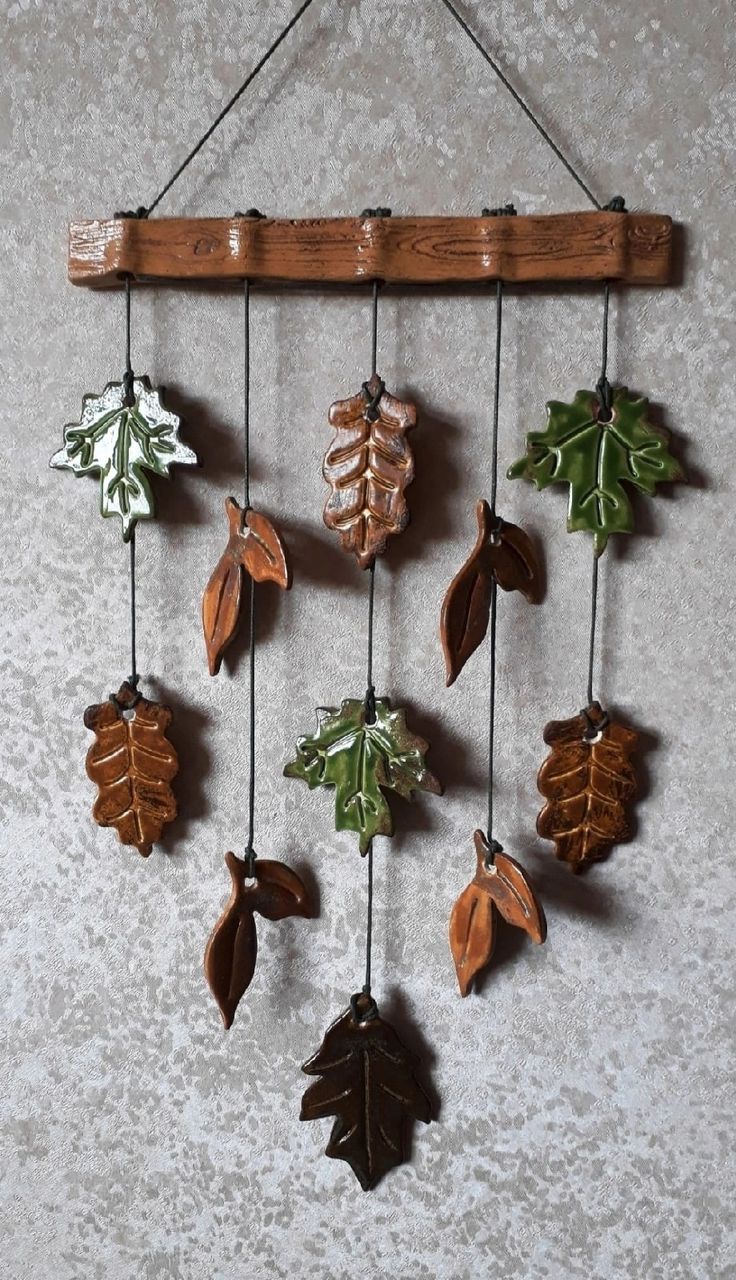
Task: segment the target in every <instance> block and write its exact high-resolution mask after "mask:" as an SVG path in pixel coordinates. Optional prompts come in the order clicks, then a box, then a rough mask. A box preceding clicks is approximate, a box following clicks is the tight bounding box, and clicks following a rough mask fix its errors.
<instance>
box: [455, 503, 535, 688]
mask: <svg viewBox="0 0 736 1280" xmlns="http://www.w3.org/2000/svg"><path fill="white" fill-rule="evenodd" d="M475 516H476V520H477V522H478V537H477V539H476V543H475V546H474V547H473V550H472V551H471V553H470V555H469V557H468V559H467V560H466V561H465V564H464V565H463V566H462V568H461V569H460V570H459V571H458V572H457V573H456V574H455V577H454V578H453V580H452V582H451V583H450V585H449V587H448V588H447V593H446V595H445V598H444V600H443V602H442V615H441V618H440V639H441V641H442V649H443V652H444V655H445V668H446V674H447V684H448V685H451V684H453V683H454V681H455V680H457V677H458V676H459V674H460V672H461V671H462V669H463V667H464V666H465V663H466V662H467V661H468V658H469V657H470V656H471V654H473V653H475V650H476V649H477V648H478V645H479V644H480V643H481V641H482V640H483V638H484V636H485V634H486V631H487V630H488V618H489V613H490V607H491V593H492V589H493V583H494V580H495V582H497V583H498V585H499V587H501V588H502V589H503V590H504V591H520V592H521V593H522V595H524V596H526V599H527V600H529V602H530V603H532V602H537V601H538V600H539V599H540V597H541V581H542V575H541V571H540V567H539V563H538V560H537V554H536V551H535V550H534V545H533V543H532V541H531V539H530V538H529V535H528V534H526V533H525V532H524V530H523V529H520V528H519V526H518V525H515V524H510V523H509V522H508V521H507V520H494V517H493V513H492V512H491V508H490V507H489V505H488V503H487V502H486V501H485V499H481V500H480V501H479V502H478V503H477V504H476V508H475Z"/></svg>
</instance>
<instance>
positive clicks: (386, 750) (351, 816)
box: [284, 698, 442, 853]
mask: <svg viewBox="0 0 736 1280" xmlns="http://www.w3.org/2000/svg"><path fill="white" fill-rule="evenodd" d="M317 723H318V725H319V728H318V730H317V732H316V733H315V734H312V735H308V736H305V737H303V738H299V740H298V742H297V744H296V749H297V758H296V760H294V761H292V762H291V764H287V766H286V768H285V769H284V774H285V775H286V777H287V778H303V779H304V781H305V782H306V783H308V784H309V787H310V790H311V789H313V788H314V787H334V788H335V827H336V829H337V830H338V831H356V832H358V834H359V835H360V852H361V853H366V852H367V849H368V845H369V844H370V842H371V840H372V839H373V837H374V836H378V835H381V836H390V835H392V833H393V829H394V827H393V819H392V817H391V810H390V809H389V807H388V802H387V800H386V797H385V796H384V794H383V792H384V790H389V791H396V792H398V794H399V795H400V796H403V797H404V799H405V800H410V799H411V796H412V792H413V791H414V790H419V791H432V792H434V794H435V795H441V793H442V787H441V786H440V783H439V782H438V781H437V779H436V778H435V777H434V776H433V774H431V773H430V772H429V770H428V769H427V766H426V764H425V762H424V756H425V753H426V752H427V750H428V749H429V744H428V743H427V742H425V741H424V739H423V738H419V737H417V735H416V734H414V733H412V732H411V731H410V730H409V728H408V727H407V724H406V712H405V711H404V710H402V709H401V708H399V709H397V710H396V711H392V710H391V705H390V703H389V702H388V700H387V699H385V698H379V699H377V701H376V719H375V722H374V723H373V724H366V719H365V704H364V702H363V701H361V700H360V699H359V698H346V699H345V701H344V702H343V703H342V705H341V706H340V709H339V710H338V709H337V708H336V707H320V708H318V710H317Z"/></svg>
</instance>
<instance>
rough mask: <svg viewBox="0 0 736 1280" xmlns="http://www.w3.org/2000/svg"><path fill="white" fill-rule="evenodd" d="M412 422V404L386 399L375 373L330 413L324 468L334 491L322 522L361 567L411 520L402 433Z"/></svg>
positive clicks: (409, 463) (410, 465)
mask: <svg viewBox="0 0 736 1280" xmlns="http://www.w3.org/2000/svg"><path fill="white" fill-rule="evenodd" d="M379 391H380V393H381V394H380V398H379V399H378V403H377V406H376V409H375V410H374V412H373V413H371V408H370V406H371V403H372V399H375V397H376V396H377V395H378V393H379ZM416 421H417V411H416V409H415V407H414V405H413V404H405V403H403V402H402V401H401V400H397V399H396V398H395V397H394V396H392V395H389V393H388V392H387V391H385V390H383V383H382V382H381V379H380V378H379V377H378V376H377V375H376V374H374V375H373V377H372V378H371V380H370V382H368V383H367V384H366V387H364V389H363V390H362V391H361V392H360V393H359V394H358V395H357V396H351V397H350V399H349V400H338V401H337V403H336V404H333V406H332V408H331V409H330V423H331V424H332V426H333V427H335V428H336V429H337V430H336V434H335V438H334V439H333V441H332V444H331V445H330V447H329V449H328V450H327V453H326V454H325V460H324V464H323V468H322V472H323V475H324V477H325V480H326V481H327V482H328V484H329V485H330V486H331V488H332V493H331V494H330V496H329V498H328V499H327V502H326V503H325V509H324V522H325V524H326V525H327V528H328V529H334V530H335V531H336V532H337V533H339V535H340V540H341V543H342V546H343V549H344V550H345V551H350V552H352V553H353V554H354V555H355V556H356V557H357V559H358V563H359V564H360V567H361V569H367V568H368V566H369V565H370V564H372V562H373V560H374V559H375V557H376V556H377V555H380V554H381V552H383V551H385V549H386V543H387V541H388V538H389V536H390V535H391V534H395V533H400V532H401V530H402V529H405V528H406V525H407V524H408V522H409V508H408V507H407V504H406V498H405V496H404V491H405V489H406V487H407V485H409V484H411V482H412V480H413V479H414V457H413V455H412V452H411V448H410V447H409V442H408V440H407V438H406V433H407V431H409V430H410V429H411V428H412V427H415V426H416Z"/></svg>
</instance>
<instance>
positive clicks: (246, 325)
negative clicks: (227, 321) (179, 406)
mask: <svg viewBox="0 0 736 1280" xmlns="http://www.w3.org/2000/svg"><path fill="white" fill-rule="evenodd" d="M243 468H244V473H243V504H244V506H245V510H246V511H249V510H250V280H247V279H246V280H244V281H243Z"/></svg>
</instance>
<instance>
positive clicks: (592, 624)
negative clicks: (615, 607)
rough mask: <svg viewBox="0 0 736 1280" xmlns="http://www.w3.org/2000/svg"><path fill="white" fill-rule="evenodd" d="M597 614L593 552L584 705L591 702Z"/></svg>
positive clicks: (596, 587) (595, 566)
mask: <svg viewBox="0 0 736 1280" xmlns="http://www.w3.org/2000/svg"><path fill="white" fill-rule="evenodd" d="M597 616H598V557H597V555H596V554H595V551H594V552H593V580H592V583H591V591H590V647H589V649H588V700H587V702H586V706H588V707H590V706H591V705H592V703H593V666H594V663H595V626H596V621H597Z"/></svg>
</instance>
